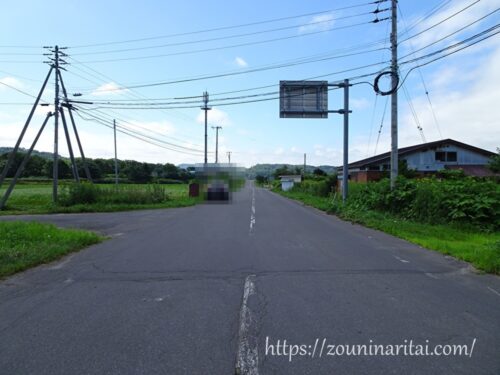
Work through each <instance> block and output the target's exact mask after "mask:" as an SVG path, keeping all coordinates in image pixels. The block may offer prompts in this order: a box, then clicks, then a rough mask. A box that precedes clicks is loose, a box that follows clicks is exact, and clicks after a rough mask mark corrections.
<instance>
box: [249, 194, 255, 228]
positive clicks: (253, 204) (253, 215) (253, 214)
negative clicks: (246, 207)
mask: <svg viewBox="0 0 500 375" xmlns="http://www.w3.org/2000/svg"><path fill="white" fill-rule="evenodd" d="M254 226H255V188H253V189H252V213H251V214H250V233H252V232H253V227H254Z"/></svg>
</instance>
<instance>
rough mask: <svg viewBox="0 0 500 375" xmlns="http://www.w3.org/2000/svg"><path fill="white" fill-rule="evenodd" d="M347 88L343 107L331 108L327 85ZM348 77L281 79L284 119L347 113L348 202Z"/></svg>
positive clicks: (345, 177)
mask: <svg viewBox="0 0 500 375" xmlns="http://www.w3.org/2000/svg"><path fill="white" fill-rule="evenodd" d="M329 86H331V87H338V88H344V108H343V109H338V110H332V111H329V110H328V87H329ZM349 86H350V84H349V80H348V79H345V80H344V82H342V83H328V82H327V81H280V117H281V118H328V113H339V114H342V115H344V158H343V159H344V160H343V161H344V163H343V169H342V200H343V201H344V202H345V201H346V199H347V193H348V180H349V170H348V164H349V113H351V112H352V111H350V110H349Z"/></svg>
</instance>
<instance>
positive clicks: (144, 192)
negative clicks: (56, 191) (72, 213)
mask: <svg viewBox="0 0 500 375" xmlns="http://www.w3.org/2000/svg"><path fill="white" fill-rule="evenodd" d="M168 200H169V196H168V194H167V192H166V189H165V188H164V187H163V186H161V185H159V184H150V185H145V186H144V187H142V186H141V187H137V186H126V185H125V186H122V185H118V186H109V185H108V186H98V185H93V184H89V183H80V184H71V185H68V186H67V187H66V188H65V189H64V190H63V192H62V194H61V196H60V199H59V203H60V204H61V205H62V206H73V205H77V204H93V203H101V204H152V203H162V202H166V201H168Z"/></svg>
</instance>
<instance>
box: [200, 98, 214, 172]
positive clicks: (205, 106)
mask: <svg viewBox="0 0 500 375" xmlns="http://www.w3.org/2000/svg"><path fill="white" fill-rule="evenodd" d="M203 104H204V105H203V107H201V109H202V110H204V111H205V166H206V165H207V163H208V157H207V122H208V117H207V114H208V112H207V111H209V110H211V109H212V108H209V107H208V92H206V91H205V92H204V93H203Z"/></svg>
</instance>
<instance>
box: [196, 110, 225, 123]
mask: <svg viewBox="0 0 500 375" xmlns="http://www.w3.org/2000/svg"><path fill="white" fill-rule="evenodd" d="M196 121H197V122H198V123H199V124H205V111H201V112H200V113H199V114H198V116H197V117H196ZM208 124H209V125H213V126H215V125H217V126H230V125H232V123H231V120H230V118H229V115H228V114H227V113H226V112H224V111H221V110H220V109H217V108H212V109H211V110H210V111H208Z"/></svg>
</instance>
